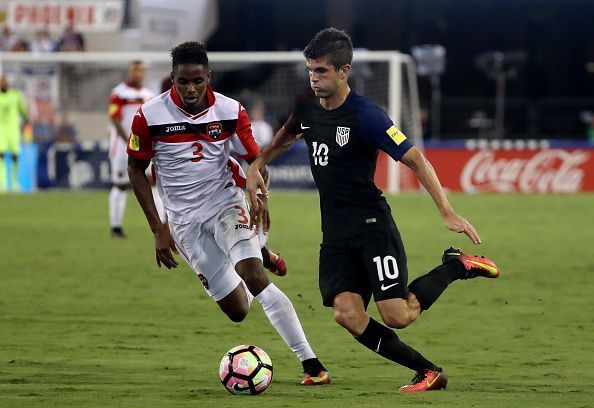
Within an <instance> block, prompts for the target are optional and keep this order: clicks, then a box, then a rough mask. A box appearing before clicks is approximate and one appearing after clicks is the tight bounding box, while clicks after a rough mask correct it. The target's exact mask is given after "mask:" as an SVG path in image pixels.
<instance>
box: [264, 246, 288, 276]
mask: <svg viewBox="0 0 594 408" xmlns="http://www.w3.org/2000/svg"><path fill="white" fill-rule="evenodd" d="M268 254H269V255H270V263H267V264H265V265H264V266H265V267H266V269H268V270H269V271H270V272H272V273H273V274H275V275H278V276H285V275H286V274H287V264H286V263H285V260H284V259H283V257H282V256H281V254H275V253H274V252H272V251H271V250H270V249H268Z"/></svg>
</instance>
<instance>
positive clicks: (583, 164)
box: [403, 148, 594, 193]
mask: <svg viewBox="0 0 594 408" xmlns="http://www.w3.org/2000/svg"><path fill="white" fill-rule="evenodd" d="M425 155H426V156H427V158H428V159H429V161H430V162H431V163H432V164H433V167H434V168H435V171H436V172H437V174H438V176H439V179H440V180H441V183H442V185H443V186H444V187H445V188H447V189H449V190H453V191H464V192H468V193H475V192H500V193H513V192H519V193H576V192H579V191H594V148H580V149H552V148H549V149H538V150H493V149H484V150H468V149H463V148H460V149H439V148H431V149H427V150H426V151H425ZM403 175H406V172H403ZM406 177H408V176H405V178H406Z"/></svg>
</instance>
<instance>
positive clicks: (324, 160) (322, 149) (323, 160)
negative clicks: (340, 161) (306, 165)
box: [311, 142, 328, 166]
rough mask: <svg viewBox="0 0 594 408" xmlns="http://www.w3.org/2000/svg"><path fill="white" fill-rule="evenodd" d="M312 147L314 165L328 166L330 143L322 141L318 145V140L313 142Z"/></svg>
mask: <svg viewBox="0 0 594 408" xmlns="http://www.w3.org/2000/svg"><path fill="white" fill-rule="evenodd" d="M311 147H312V149H313V152H312V153H311V156H312V157H313V160H314V165H316V166H318V165H319V166H327V165H328V145H327V144H326V143H320V145H319V146H318V142H312V144H311Z"/></svg>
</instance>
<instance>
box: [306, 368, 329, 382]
mask: <svg viewBox="0 0 594 408" xmlns="http://www.w3.org/2000/svg"><path fill="white" fill-rule="evenodd" d="M325 384H330V373H329V372H328V371H320V372H319V373H318V375H317V376H315V377H313V376H311V375H310V374H308V373H305V377H303V380H301V385H325Z"/></svg>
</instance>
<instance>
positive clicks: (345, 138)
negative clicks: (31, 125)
mask: <svg viewBox="0 0 594 408" xmlns="http://www.w3.org/2000/svg"><path fill="white" fill-rule="evenodd" d="M350 132H351V128H348V127H344V126H337V127H336V143H338V145H339V146H340V147H342V146H344V145H345V144H347V143H348V142H349V133H350Z"/></svg>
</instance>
